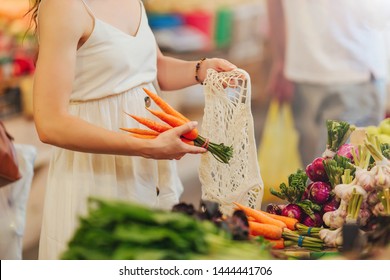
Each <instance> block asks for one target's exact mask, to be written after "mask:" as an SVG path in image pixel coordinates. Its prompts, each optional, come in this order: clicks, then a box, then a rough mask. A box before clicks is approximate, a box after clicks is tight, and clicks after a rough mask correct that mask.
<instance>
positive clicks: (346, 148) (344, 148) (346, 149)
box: [337, 144, 358, 163]
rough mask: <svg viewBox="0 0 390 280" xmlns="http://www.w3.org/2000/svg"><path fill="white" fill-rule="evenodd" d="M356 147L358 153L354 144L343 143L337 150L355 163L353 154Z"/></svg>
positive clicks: (340, 154)
mask: <svg viewBox="0 0 390 280" xmlns="http://www.w3.org/2000/svg"><path fill="white" fill-rule="evenodd" d="M353 149H355V154H357V153H358V152H357V148H355V147H354V146H353V145H352V144H343V145H341V147H340V148H339V149H338V150H337V154H338V155H339V156H342V157H346V158H348V159H350V160H351V162H352V163H353V162H354V160H353V155H352V150H353Z"/></svg>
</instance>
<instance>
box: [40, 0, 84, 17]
mask: <svg viewBox="0 0 390 280" xmlns="http://www.w3.org/2000/svg"><path fill="white" fill-rule="evenodd" d="M38 11H39V13H38V17H45V16H50V17H54V18H56V17H58V18H59V19H61V18H63V17H71V18H72V19H73V21H79V20H82V18H86V15H87V12H86V9H85V6H84V4H83V1H82V0H41V2H40V4H39V9H38Z"/></svg>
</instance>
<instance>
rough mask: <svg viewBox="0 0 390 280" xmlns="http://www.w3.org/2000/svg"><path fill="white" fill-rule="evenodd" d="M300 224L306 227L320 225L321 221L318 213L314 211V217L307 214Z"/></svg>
mask: <svg viewBox="0 0 390 280" xmlns="http://www.w3.org/2000/svg"><path fill="white" fill-rule="evenodd" d="M302 224H304V225H305V226H308V227H321V226H322V224H323V221H322V217H321V215H320V213H318V212H314V219H312V218H311V217H310V216H309V215H305V217H304V218H303V220H302Z"/></svg>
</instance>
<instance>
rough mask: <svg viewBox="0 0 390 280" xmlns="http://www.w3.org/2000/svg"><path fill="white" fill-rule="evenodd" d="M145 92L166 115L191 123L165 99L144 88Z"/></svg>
mask: <svg viewBox="0 0 390 280" xmlns="http://www.w3.org/2000/svg"><path fill="white" fill-rule="evenodd" d="M143 90H144V92H145V93H146V94H147V95H148V96H149V97H150V98H152V100H153V101H154V102H155V103H156V104H157V106H158V107H160V108H161V110H163V111H164V112H165V113H167V114H169V115H171V116H174V117H177V118H179V119H182V120H184V121H185V122H189V121H190V120H189V119H187V118H186V117H185V116H184V115H182V114H181V113H180V112H178V111H176V110H175V109H174V108H172V107H171V105H169V104H168V103H167V102H165V100H164V99H162V98H161V97H160V96H158V95H157V94H155V93H154V92H151V91H150V90H148V89H146V88H143Z"/></svg>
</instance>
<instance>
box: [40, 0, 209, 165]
mask: <svg viewBox="0 0 390 280" xmlns="http://www.w3.org/2000/svg"><path fill="white" fill-rule="evenodd" d="M75 19H77V20H75ZM38 21H39V26H38V34H39V57H38V61H37V67H36V72H35V81H34V119H35V123H36V128H37V131H38V134H39V137H40V139H41V140H42V141H43V142H45V143H48V144H52V145H56V146H59V147H63V148H66V149H71V150H76V151H82V152H90V153H107V154H120V155H138V156H144V157H148V158H167V159H172V158H180V157H181V156H183V155H184V154H185V153H200V152H204V151H205V149H203V148H198V147H192V146H190V145H187V144H184V143H182V141H181V140H180V138H179V136H180V135H181V134H182V133H185V132H186V131H189V130H191V129H192V128H193V127H194V124H193V123H189V124H186V125H184V126H182V127H179V128H176V129H174V130H172V131H169V132H167V133H164V134H163V135H161V136H159V137H158V138H157V139H155V140H141V139H135V138H133V137H129V136H128V135H126V134H124V133H119V132H113V131H109V130H106V129H104V128H101V127H97V126H95V125H92V124H90V123H88V122H86V121H83V120H81V119H79V118H77V117H74V116H72V115H70V114H68V103H69V97H70V94H71V91H72V83H73V79H74V73H75V64H76V52H77V46H78V43H79V40H80V38H82V36H83V34H84V33H88V30H91V28H92V26H91V24H92V21H91V19H90V18H89V16H88V13H87V12H86V10H85V8H84V6H83V4H82V2H81V1H77V0H69V1H62V0H50V1H42V3H41V6H40V10H39V19H38Z"/></svg>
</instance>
